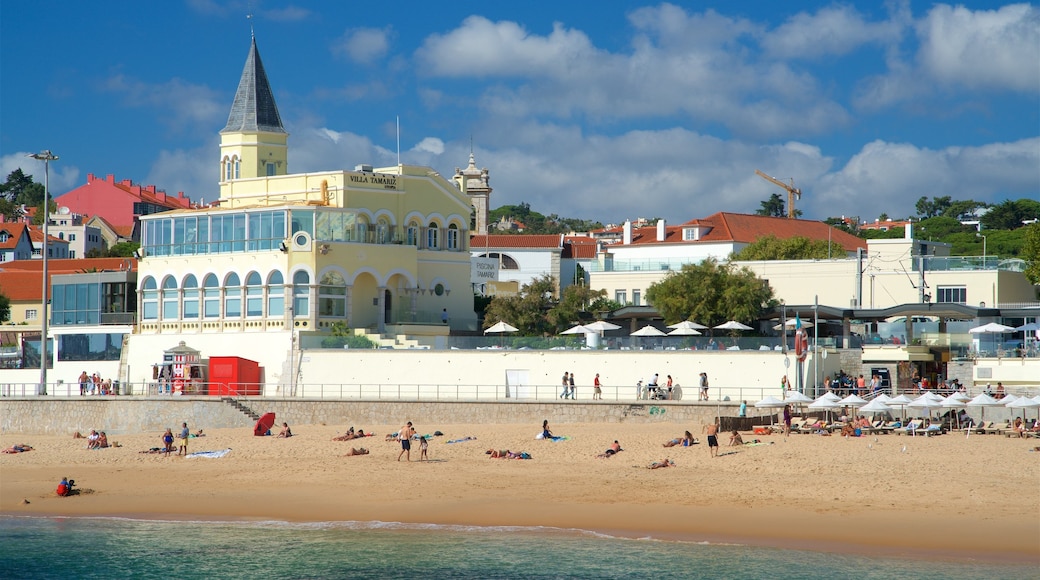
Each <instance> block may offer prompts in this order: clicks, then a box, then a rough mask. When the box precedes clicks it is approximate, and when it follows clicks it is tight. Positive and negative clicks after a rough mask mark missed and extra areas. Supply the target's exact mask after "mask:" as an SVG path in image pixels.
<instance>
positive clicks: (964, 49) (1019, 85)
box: [917, 4, 1040, 94]
mask: <svg viewBox="0 0 1040 580" xmlns="http://www.w3.org/2000/svg"><path fill="white" fill-rule="evenodd" d="M917 30H918V35H919V36H920V37H921V50H920V54H919V55H918V62H919V64H920V66H921V67H922V69H923V70H925V71H927V73H928V74H929V75H930V76H931V77H932V78H934V79H936V80H939V81H941V82H943V83H944V84H947V85H959V86H964V87H969V88H975V89H983V90H987V91H988V90H994V89H995V90H1012V91H1021V92H1025V93H1030V94H1036V93H1037V92H1038V91H1040V8H1037V7H1036V6H1031V5H1029V4H1013V5H1009V6H1004V7H1001V8H1000V9H998V10H979V11H971V10H968V9H967V8H964V7H963V6H957V7H950V6H948V5H939V6H936V7H935V8H933V9H932V10H931V11H930V12H929V13H928V16H926V17H925V18H924V20H922V21H921V22H920V23H919V24H918V27H917Z"/></svg>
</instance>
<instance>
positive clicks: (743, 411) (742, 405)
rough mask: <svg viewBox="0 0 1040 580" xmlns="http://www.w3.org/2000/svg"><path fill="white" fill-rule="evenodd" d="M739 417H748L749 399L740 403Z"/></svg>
mask: <svg viewBox="0 0 1040 580" xmlns="http://www.w3.org/2000/svg"><path fill="white" fill-rule="evenodd" d="M737 417H747V401H742V402H741V403H740V411H737Z"/></svg>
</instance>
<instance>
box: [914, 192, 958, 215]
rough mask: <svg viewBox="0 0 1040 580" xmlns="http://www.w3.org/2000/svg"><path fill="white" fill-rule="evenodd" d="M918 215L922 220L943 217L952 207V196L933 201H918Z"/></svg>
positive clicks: (926, 198)
mask: <svg viewBox="0 0 1040 580" xmlns="http://www.w3.org/2000/svg"><path fill="white" fill-rule="evenodd" d="M915 207H916V208H917V215H918V216H920V217H922V218H930V217H935V216H938V215H942V214H943V212H945V211H946V210H947V209H948V208H949V207H950V196H948V195H946V196H943V197H934V198H932V200H931V201H929V200H928V197H927V196H925V197H922V198H921V199H919V200H917V205H916V206H915Z"/></svg>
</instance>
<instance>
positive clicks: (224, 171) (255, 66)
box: [219, 37, 289, 197]
mask: <svg viewBox="0 0 1040 580" xmlns="http://www.w3.org/2000/svg"><path fill="white" fill-rule="evenodd" d="M288 137H289V134H288V133H286V132H285V128H284V127H283V126H282V118H281V116H280V115H279V114H278V105H277V104H275V102H274V92H273V91H272V90H271V85H270V83H268V81H267V73H266V72H265V71H264V64H263V62H262V61H261V60H260V52H259V51H258V50H257V48H256V37H253V38H252V43H251V45H250V47H249V56H247V57H246V66H245V68H243V69H242V78H241V79H240V80H239V81H238V90H237V91H236V92H235V100H234V102H232V103H231V113H230V114H229V115H228V121H227V125H226V126H225V127H224V129H223V130H221V131H220V180H219V181H220V184H221V190H222V193H223V189H224V186H225V185H228V184H230V182H231V181H233V180H235V179H251V178H256V177H270V176H275V175H286V174H288V170H289V168H288V146H287V141H288ZM221 197H224V196H223V194H222V195H221Z"/></svg>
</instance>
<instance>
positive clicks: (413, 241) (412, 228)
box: [405, 221, 419, 246]
mask: <svg viewBox="0 0 1040 580" xmlns="http://www.w3.org/2000/svg"><path fill="white" fill-rule="evenodd" d="M405 243H406V244H408V245H409V246H418V245H419V223H418V222H414V221H411V222H408V232H407V237H406V240H405Z"/></svg>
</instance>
